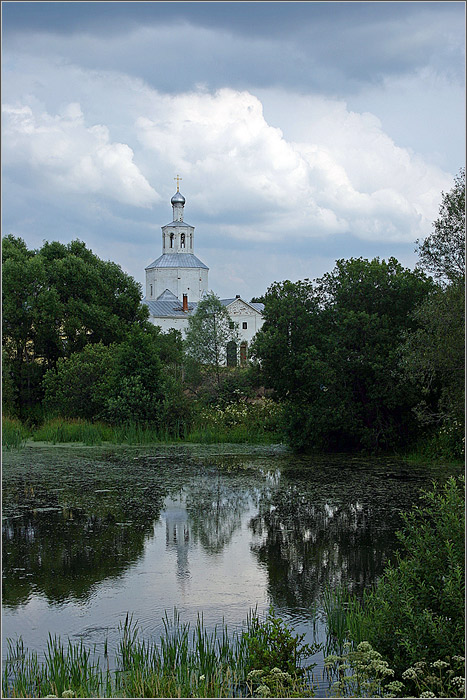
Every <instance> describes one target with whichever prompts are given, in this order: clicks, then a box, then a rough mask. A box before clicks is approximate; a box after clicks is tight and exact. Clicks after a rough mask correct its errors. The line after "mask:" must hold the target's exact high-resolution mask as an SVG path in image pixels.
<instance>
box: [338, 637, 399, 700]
mask: <svg viewBox="0 0 467 700" xmlns="http://www.w3.org/2000/svg"><path fill="white" fill-rule="evenodd" d="M324 664H325V667H326V668H327V669H329V670H331V671H334V673H336V674H337V675H338V677H339V680H338V681H336V682H335V683H334V684H333V692H335V693H336V694H337V695H338V696H343V697H349V696H350V697H379V698H381V697H397V696H398V695H399V693H400V692H401V691H402V688H403V684H402V683H400V682H398V681H392V682H390V683H388V682H387V681H388V679H389V678H390V677H391V676H393V675H394V670H393V669H392V668H389V666H388V663H387V661H384V660H383V658H382V656H381V654H380V653H379V652H377V651H376V650H375V649H373V648H372V646H371V644H370V643H369V642H360V644H359V645H358V646H357V648H356V649H353V648H352V644H351V643H350V642H346V643H345V644H344V652H343V654H342V656H337V655H336V654H332V655H330V656H327V657H326V659H325V660H324Z"/></svg>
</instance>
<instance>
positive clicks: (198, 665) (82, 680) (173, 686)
mask: <svg viewBox="0 0 467 700" xmlns="http://www.w3.org/2000/svg"><path fill="white" fill-rule="evenodd" d="M163 623H164V632H163V634H162V636H161V639H160V643H159V644H156V643H155V642H153V641H148V640H144V639H141V637H140V633H139V630H138V628H137V625H136V623H134V622H133V620H132V618H131V616H128V615H127V617H126V619H125V621H124V622H123V623H122V624H121V625H120V628H119V632H120V641H119V643H118V645H117V648H116V650H115V661H114V662H113V664H114V667H113V668H112V669H110V660H109V656H108V649H107V643H106V644H105V651H104V664H103V661H102V657H101V656H98V655H97V654H96V647H94V649H93V650H89V649H86V648H85V647H84V645H83V643H82V642H79V643H76V642H71V641H68V644H67V645H64V644H63V643H62V641H61V640H60V638H58V637H51V636H49V640H48V644H47V651H46V653H45V656H44V660H43V661H39V659H38V655H37V653H35V652H28V651H27V650H26V649H25V648H24V646H23V642H22V640H21V639H19V640H17V641H16V643H13V642H11V641H9V642H8V652H7V658H6V662H5V666H4V672H3V697H47V696H49V697H132V698H134V697H167V698H170V697H203V698H205V697H219V698H221V697H235V696H236V695H239V694H242V693H244V691H246V692H249V693H250V694H253V693H255V694H256V696H258V695H257V693H258V688H259V686H260V685H261V684H260V683H256V682H255V681H254V679H253V677H252V676H250V677H248V672H249V670H251V669H252V666H253V665H254V664H255V663H257V662H258V661H261V660H262V661H268V660H269V659H272V658H273V657H274V658H278V657H277V652H278V651H279V652H280V654H279V658H280V660H281V662H282V666H285V667H287V668H288V669H290V671H285V672H284V671H283V670H282V668H279V667H278V666H276V667H273V668H271V669H269V668H268V669H266V668H265V669H262V670H261V673H262V674H263V675H264V682H263V685H265V683H266V681H267V684H268V688H269V690H270V692H271V693H272V695H271V697H308V696H310V695H311V693H312V690H311V687H310V685H309V683H308V677H307V675H306V670H305V669H301V667H300V666H299V665H298V664H299V661H300V660H301V659H302V657H303V656H304V655H305V653H306V654H308V653H309V651H310V648H309V647H307V646H306V645H303V644H302V637H294V636H293V634H292V632H291V630H289V629H288V628H287V627H286V626H285V625H284V624H283V623H282V621H281V620H280V619H279V618H273V617H272V613H270V615H269V616H268V617H267V618H266V620H264V621H260V620H259V619H258V617H257V616H256V614H254V613H250V614H249V616H248V618H247V621H246V629H244V630H243V631H242V632H239V633H234V634H232V635H230V634H229V633H228V630H227V627H226V626H225V624H222V626H221V628H220V629H217V628H215V629H214V630H213V631H211V632H208V631H207V630H206V627H205V625H204V621H203V617H202V615H200V616H198V619H197V622H196V624H195V625H194V627H193V629H192V628H191V626H190V624H189V623H182V622H181V620H180V617H179V614H178V612H177V611H176V610H174V614H173V617H172V618H169V616H168V615H167V613H166V615H165V617H164V620H163ZM254 635H257V636H258V639H259V647H257V646H255V645H254V644H253V643H252V640H253V639H254ZM265 640H270V641H271V642H272V646H271V648H269V647H267V646H266V645H265ZM258 649H260V650H261V653H258ZM287 654H290V655H291V656H290V658H287ZM105 663H107V666H105ZM71 693H73V694H74V695H71Z"/></svg>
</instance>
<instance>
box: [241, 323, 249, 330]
mask: <svg viewBox="0 0 467 700" xmlns="http://www.w3.org/2000/svg"><path fill="white" fill-rule="evenodd" d="M242 328H243V330H246V329H247V328H248V323H247V322H246V321H243V323H242Z"/></svg>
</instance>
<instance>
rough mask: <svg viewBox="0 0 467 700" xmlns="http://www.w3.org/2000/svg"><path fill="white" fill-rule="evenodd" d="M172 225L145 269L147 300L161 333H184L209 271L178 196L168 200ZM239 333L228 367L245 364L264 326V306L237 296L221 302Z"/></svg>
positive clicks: (182, 197)
mask: <svg viewBox="0 0 467 700" xmlns="http://www.w3.org/2000/svg"><path fill="white" fill-rule="evenodd" d="M170 201H171V204H172V209H173V221H172V222H171V223H170V224H167V225H166V226H162V255H161V256H159V257H158V258H157V260H154V262H152V263H151V264H150V265H148V267H147V268H146V297H145V298H144V299H143V304H146V306H147V307H148V309H149V314H150V321H151V322H152V323H154V324H155V325H156V326H160V327H161V329H162V330H163V331H168V330H170V329H172V328H174V329H176V330H180V331H182V333H183V332H184V331H186V330H187V328H188V318H189V317H190V314H192V313H193V312H194V311H196V307H197V305H198V302H199V301H200V300H201V299H202V298H203V295H204V294H205V293H206V292H207V291H208V290H209V287H208V272H209V268H208V267H207V266H206V265H205V264H204V263H203V262H201V260H200V259H199V258H197V257H196V255H195V253H194V237H195V228H194V226H190V224H187V223H186V222H185V221H184V220H183V216H184V207H185V197H184V196H183V195H182V194H181V193H180V191H179V186H178V178H177V192H176V193H175V194H174V196H173V197H172V199H171V200H170ZM221 302H222V304H223V305H224V306H225V307H226V309H227V312H228V314H229V316H230V318H231V319H232V323H235V324H236V326H237V328H238V333H239V338H240V341H239V347H238V348H236V347H231V348H229V352H228V364H229V365H230V364H232V365H234V364H237V362H238V361H240V364H244V363H245V362H246V360H247V355H248V346H249V344H250V343H251V340H252V339H253V336H254V335H255V333H256V332H257V331H258V330H259V329H260V328H261V326H262V325H263V317H262V313H261V312H262V311H263V309H264V304H259V303H253V302H247V301H245V300H244V299H242V298H241V296H240V294H236V295H235V297H232V298H230V299H221Z"/></svg>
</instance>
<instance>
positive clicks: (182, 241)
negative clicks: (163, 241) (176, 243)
mask: <svg viewBox="0 0 467 700" xmlns="http://www.w3.org/2000/svg"><path fill="white" fill-rule="evenodd" d="M184 247H185V234H184V233H182V234H181V235H180V248H184Z"/></svg>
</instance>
